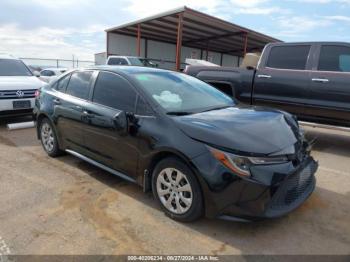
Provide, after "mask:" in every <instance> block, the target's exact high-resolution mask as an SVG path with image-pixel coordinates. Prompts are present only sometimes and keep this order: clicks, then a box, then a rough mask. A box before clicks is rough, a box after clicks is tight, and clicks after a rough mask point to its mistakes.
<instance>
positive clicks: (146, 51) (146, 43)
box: [145, 38, 148, 58]
mask: <svg viewBox="0 0 350 262" xmlns="http://www.w3.org/2000/svg"><path fill="white" fill-rule="evenodd" d="M147 56H148V39H147V38H145V58H147Z"/></svg>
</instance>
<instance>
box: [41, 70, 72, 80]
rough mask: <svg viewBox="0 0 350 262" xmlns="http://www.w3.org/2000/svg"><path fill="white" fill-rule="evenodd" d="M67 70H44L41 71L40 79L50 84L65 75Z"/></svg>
mask: <svg viewBox="0 0 350 262" xmlns="http://www.w3.org/2000/svg"><path fill="white" fill-rule="evenodd" d="M67 70H68V69H67V68H45V69H44V70H41V71H40V77H39V79H40V80H42V81H44V82H46V83H49V82H50V81H52V80H53V79H55V78H56V77H58V76H60V75H62V74H63V73H65V72H66V71H67Z"/></svg>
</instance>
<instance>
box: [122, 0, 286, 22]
mask: <svg viewBox="0 0 350 262" xmlns="http://www.w3.org/2000/svg"><path fill="white" fill-rule="evenodd" d="M265 5H267V6H265ZM149 6H152V8H149ZM181 6H187V7H190V8H194V9H198V10H200V11H202V12H206V13H209V14H211V15H215V16H218V17H221V18H228V17H232V16H233V15H235V14H250V15H269V14H272V13H281V12H283V11H285V10H283V9H282V8H280V7H278V6H274V5H272V4H271V3H270V0H245V1H243V0H216V1H212V0H177V1H173V0H148V1H139V0H130V1H129V4H128V5H127V6H126V7H125V8H124V10H126V11H128V12H129V13H131V14H133V15H134V16H137V17H139V18H140V17H144V16H149V15H152V14H156V13H160V12H164V11H167V10H170V9H174V8H177V7H181Z"/></svg>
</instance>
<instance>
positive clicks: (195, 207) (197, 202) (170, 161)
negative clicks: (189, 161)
mask: <svg viewBox="0 0 350 262" xmlns="http://www.w3.org/2000/svg"><path fill="white" fill-rule="evenodd" d="M167 168H173V169H176V170H178V171H180V172H181V173H182V174H183V175H185V176H186V182H188V183H189V185H190V187H191V190H192V192H191V196H192V203H191V205H190V207H189V209H188V210H187V211H186V212H185V213H183V214H177V213H174V212H171V211H170V210H168V209H167V208H166V207H165V205H164V204H163V203H162V201H161V199H160V196H159V194H158V192H157V179H158V176H160V175H161V173H162V171H163V170H165V169H167ZM152 191H153V195H154V197H155V198H156V199H157V201H158V203H159V205H160V206H161V208H162V209H163V211H164V212H165V214H166V215H167V216H169V217H170V218H172V219H174V220H177V221H180V222H192V221H195V220H198V219H199V218H200V217H202V215H203V211H204V204H203V196H202V191H201V188H200V185H199V182H198V181H197V178H196V177H195V175H194V173H193V172H192V170H191V169H190V168H189V167H188V166H187V165H186V164H185V163H184V162H183V161H181V160H180V159H178V158H176V157H169V158H165V159H163V160H161V161H160V162H159V163H158V164H157V165H156V167H155V169H154V171H153V173H152ZM170 194H171V193H170ZM174 201H175V200H174ZM174 204H175V203H174Z"/></svg>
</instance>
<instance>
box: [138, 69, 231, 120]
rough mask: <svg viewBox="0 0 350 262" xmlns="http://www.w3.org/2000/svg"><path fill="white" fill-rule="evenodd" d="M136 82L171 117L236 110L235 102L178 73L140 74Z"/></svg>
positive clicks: (209, 87) (206, 85)
mask: <svg viewBox="0 0 350 262" xmlns="http://www.w3.org/2000/svg"><path fill="white" fill-rule="evenodd" d="M134 76H135V78H136V80H137V81H138V82H139V83H140V85H141V86H142V88H144V89H145V90H146V92H148V93H149V94H150V95H151V96H152V97H153V99H154V100H155V101H157V103H158V104H159V105H160V106H162V107H163V108H164V109H165V110H166V111H167V113H168V114H175V115H176V114H183V115H185V114H191V113H197V112H201V111H206V110H212V109H218V108H224V107H230V106H234V105H235V102H234V101H233V99H232V98H230V97H229V96H227V95H225V94H224V93H222V92H220V91H219V90H217V89H216V88H214V87H212V86H210V85H209V84H207V83H205V82H203V81H200V80H198V79H196V78H194V77H191V76H188V75H185V74H181V73H176V72H170V71H169V72H167V71H159V72H143V73H141V72H137V73H134Z"/></svg>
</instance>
